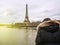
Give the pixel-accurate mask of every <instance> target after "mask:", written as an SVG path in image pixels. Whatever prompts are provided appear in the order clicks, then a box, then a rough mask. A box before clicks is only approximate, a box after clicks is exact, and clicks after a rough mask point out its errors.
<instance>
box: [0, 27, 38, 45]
mask: <svg viewBox="0 0 60 45" xmlns="http://www.w3.org/2000/svg"><path fill="white" fill-rule="evenodd" d="M36 33H37V30H28V29H27V30H26V29H15V28H7V27H4V26H2V27H0V45H35V37H36Z"/></svg>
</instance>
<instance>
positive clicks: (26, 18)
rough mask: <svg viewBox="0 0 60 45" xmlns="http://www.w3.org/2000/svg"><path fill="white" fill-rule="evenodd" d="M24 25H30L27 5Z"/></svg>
mask: <svg viewBox="0 0 60 45" xmlns="http://www.w3.org/2000/svg"><path fill="white" fill-rule="evenodd" d="M24 23H26V24H27V23H30V21H29V17H28V4H26V15H25V20H24Z"/></svg>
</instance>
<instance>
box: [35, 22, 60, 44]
mask: <svg viewBox="0 0 60 45" xmlns="http://www.w3.org/2000/svg"><path fill="white" fill-rule="evenodd" d="M35 42H36V45H60V29H59V24H58V23H57V22H54V21H49V22H48V21H46V22H43V23H41V24H40V25H39V26H38V33H37V36H36V40H35Z"/></svg>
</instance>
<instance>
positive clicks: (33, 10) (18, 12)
mask: <svg viewBox="0 0 60 45" xmlns="http://www.w3.org/2000/svg"><path fill="white" fill-rule="evenodd" d="M26 3H27V4H28V15H29V19H30V21H42V20H43V19H44V18H47V17H49V18H51V19H57V20H59V19H60V5H59V4H60V0H0V23H15V22H23V21H24V19H25V9H26Z"/></svg>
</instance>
